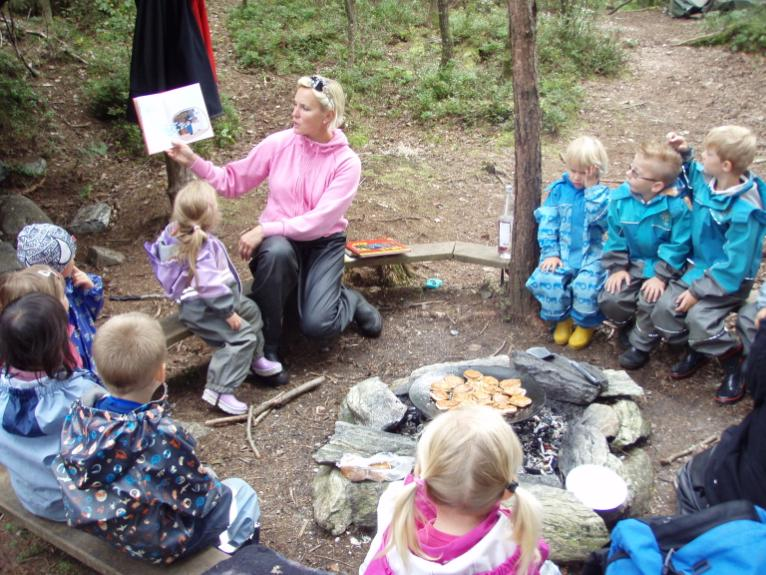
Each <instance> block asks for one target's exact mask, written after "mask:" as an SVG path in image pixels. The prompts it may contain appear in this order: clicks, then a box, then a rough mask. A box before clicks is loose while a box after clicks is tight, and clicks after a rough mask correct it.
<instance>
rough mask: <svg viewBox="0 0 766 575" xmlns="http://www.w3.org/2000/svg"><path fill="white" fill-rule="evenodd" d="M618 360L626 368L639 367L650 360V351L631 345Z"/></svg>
mask: <svg viewBox="0 0 766 575" xmlns="http://www.w3.org/2000/svg"><path fill="white" fill-rule="evenodd" d="M618 361H619V362H620V366H622V367H623V368H625V369H639V368H642V367H644V366H645V365H646V362H648V361H649V352H647V351H641V350H640V349H638V348H636V347H633V346H630V348H629V349H628V350H626V351H624V352H623V353H621V354H620V357H619V359H618Z"/></svg>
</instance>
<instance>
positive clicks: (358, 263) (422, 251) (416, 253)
mask: <svg viewBox="0 0 766 575" xmlns="http://www.w3.org/2000/svg"><path fill="white" fill-rule="evenodd" d="M454 251H455V242H435V243H431V244H411V245H410V251H408V252H405V253H403V254H397V255H395V256H381V257H377V258H352V257H349V256H346V259H345V262H344V263H345V265H346V267H347V268H358V267H377V266H389V265H396V264H412V263H416V262H423V261H438V260H451V259H452V257H453V252H454Z"/></svg>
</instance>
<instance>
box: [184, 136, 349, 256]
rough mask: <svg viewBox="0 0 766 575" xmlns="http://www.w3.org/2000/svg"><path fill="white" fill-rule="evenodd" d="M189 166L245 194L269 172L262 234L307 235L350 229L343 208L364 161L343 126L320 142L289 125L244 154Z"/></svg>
mask: <svg viewBox="0 0 766 575" xmlns="http://www.w3.org/2000/svg"><path fill="white" fill-rule="evenodd" d="M191 171H192V172H194V174H196V175H197V176H198V177H200V178H202V179H204V180H207V181H208V182H209V183H210V184H211V185H212V186H213V187H214V188H215V189H216V190H218V193H220V194H221V195H222V196H225V197H227V198H237V197H239V196H242V195H243V194H246V193H247V192H249V191H250V190H252V189H254V188H256V187H257V186H258V185H260V184H261V182H263V181H264V180H266V179H267V178H268V183H269V196H268V200H267V202H266V209H265V210H263V213H262V214H261V217H260V224H261V226H262V228H263V234H264V236H266V237H268V236H285V237H287V238H290V239H292V240H298V241H308V240H315V239H317V238H321V237H324V236H329V235H331V234H334V233H337V232H342V231H345V230H346V227H347V226H348V220H346V218H345V214H346V211H347V210H348V208H349V206H350V205H351V201H352V200H353V199H354V196H355V195H356V190H357V188H358V186H359V179H360V177H361V173H362V165H361V162H360V161H359V157H358V156H357V155H356V154H355V153H354V151H353V150H352V149H351V148H350V147H349V146H348V140H346V136H345V135H344V134H343V132H341V131H340V130H337V129H336V130H335V131H334V132H333V138H332V140H330V141H329V142H327V143H324V144H322V143H319V142H315V141H313V140H311V139H309V138H307V137H305V136H302V135H300V134H296V133H295V132H294V131H293V130H292V129H289V130H284V131H282V132H277V133H276V134H271V135H270V136H267V137H266V138H265V139H264V140H263V141H262V142H261V143H260V144H258V145H257V146H256V147H255V148H253V149H252V151H251V152H250V153H249V154H248V155H247V157H246V158H243V159H242V160H237V161H235V162H230V163H228V164H226V165H225V166H224V167H222V168H220V167H217V166H215V165H213V164H212V163H211V162H208V161H206V160H203V159H202V158H197V159H196V160H195V161H194V163H193V164H192V166H191Z"/></svg>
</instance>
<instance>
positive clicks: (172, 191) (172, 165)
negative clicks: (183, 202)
mask: <svg viewBox="0 0 766 575" xmlns="http://www.w3.org/2000/svg"><path fill="white" fill-rule="evenodd" d="M165 168H166V169H167V172H168V189H167V191H166V192H165V193H166V194H167V195H168V199H169V200H170V207H171V209H172V208H173V202H174V201H175V199H176V194H177V193H178V191H179V190H180V189H181V188H183V187H184V186H185V185H186V184H187V183H189V182H190V181H192V180H193V179H194V176H193V174H192V173H191V170H190V169H189V168H185V167H183V166H182V165H181V164H179V163H178V162H176V161H174V160H172V159H171V158H170V156H168V155H167V154H165Z"/></svg>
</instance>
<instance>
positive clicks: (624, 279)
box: [598, 143, 691, 369]
mask: <svg viewBox="0 0 766 575" xmlns="http://www.w3.org/2000/svg"><path fill="white" fill-rule="evenodd" d="M680 172H681V156H680V154H679V153H678V152H676V151H675V150H674V149H673V148H672V147H670V146H669V145H667V144H666V143H646V144H643V145H642V146H641V147H640V148H639V150H638V152H636V155H635V157H634V158H633V163H632V164H631V166H630V169H628V172H627V174H626V176H627V180H626V181H625V183H623V184H622V185H621V186H620V187H619V188H617V189H616V190H614V191H613V192H612V197H611V199H610V202H609V223H608V228H609V231H608V237H607V240H606V244H605V245H604V255H603V256H602V258H601V263H602V265H603V266H604V269H605V270H606V271H607V274H608V275H607V279H606V282H605V284H604V289H603V290H602V291H601V293H600V294H599V298H598V302H599V307H600V308H601V311H602V312H603V313H604V315H605V316H606V317H607V318H609V319H610V320H611V321H612V322H613V323H615V324H617V326H619V328H620V335H621V337H620V340H621V342H622V343H623V345H624V346H625V347H627V350H625V351H624V352H623V353H622V354H621V355H620V357H619V362H620V365H621V366H622V367H624V368H625V369H638V368H640V367H642V366H643V365H644V364H646V362H647V361H648V360H649V353H650V352H651V351H652V349H654V347H655V346H656V345H657V343H659V335H658V334H657V333H656V331H655V329H654V324H652V320H651V314H652V309H654V305H655V303H657V300H658V299H659V298H660V296H661V295H662V293H663V292H664V291H665V288H666V287H667V285H668V282H670V280H673V279H677V278H678V277H680V275H681V273H683V270H684V267H685V265H686V258H687V256H688V254H689V250H690V249H691V209H690V206H691V203H690V202H689V200H688V199H687V198H684V197H683V194H681V193H680V192H679V191H678V189H677V188H676V187H675V185H674V184H675V182H676V180H677V178H678V174H679V173H680ZM626 337H627V341H625V338H626Z"/></svg>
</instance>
